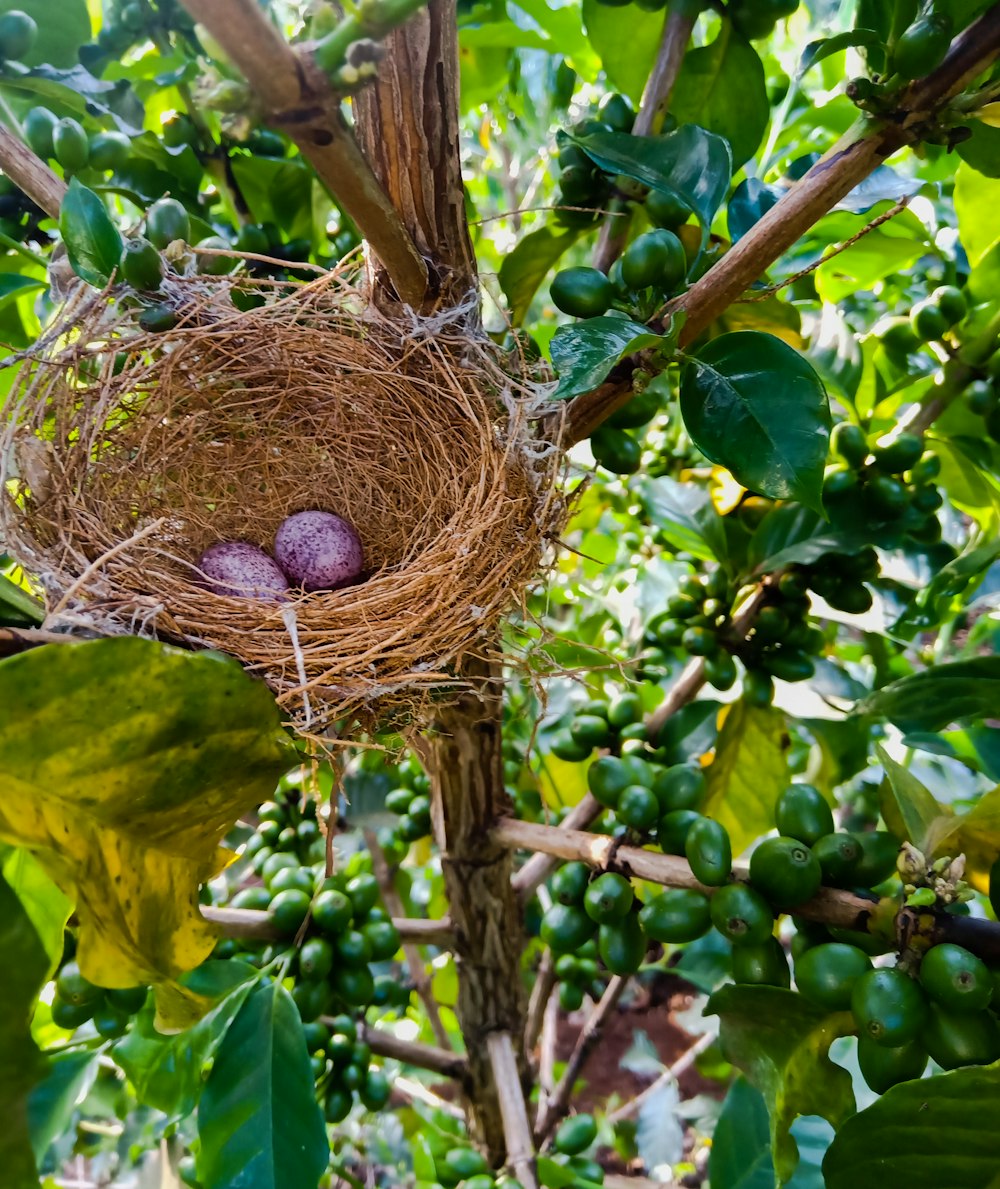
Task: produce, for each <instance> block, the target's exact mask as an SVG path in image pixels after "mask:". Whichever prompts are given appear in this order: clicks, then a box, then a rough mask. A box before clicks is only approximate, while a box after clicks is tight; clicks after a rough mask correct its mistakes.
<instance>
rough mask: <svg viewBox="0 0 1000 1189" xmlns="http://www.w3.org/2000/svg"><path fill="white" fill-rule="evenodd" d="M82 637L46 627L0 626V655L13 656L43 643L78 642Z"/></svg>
mask: <svg viewBox="0 0 1000 1189" xmlns="http://www.w3.org/2000/svg"><path fill="white" fill-rule="evenodd" d="M80 639H81V637H80V636H69V635H67V634H66V633H65V632H47V631H45V629H44V628H0V656H13V655H14V654H15V653H17V652H27V650H28V649H29V648H39V647H40V646H41V645H42V644H76V643H79V642H80Z"/></svg>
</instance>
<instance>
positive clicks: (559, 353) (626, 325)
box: [551, 317, 670, 400]
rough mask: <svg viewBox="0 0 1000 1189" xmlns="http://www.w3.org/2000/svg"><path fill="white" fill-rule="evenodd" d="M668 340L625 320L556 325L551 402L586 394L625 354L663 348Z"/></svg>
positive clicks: (553, 342) (553, 343) (600, 381)
mask: <svg viewBox="0 0 1000 1189" xmlns="http://www.w3.org/2000/svg"><path fill="white" fill-rule="evenodd" d="M669 341H670V340H669V339H667V338H666V337H665V336H664V335H659V334H653V333H652V332H651V331H649V330H647V329H646V327H645V326H643V325H642V324H641V323H640V322H633V321H631V320H630V319H629V318H610V317H604V318H587V319H586V320H585V321H583V322H576V323H574V324H573V325H572V326H560V328H559V329H558V330H557V331H556V333H555V334H554V335H553V336H552V343H551V351H552V366H553V367H554V368H555V369H556V372H557V373H558V375H559V386H558V387H557V388H556V390H555V392H553V394H552V399H553V400H569V399H570V397H573V396H579V395H580V393H581V392H590V391H591V390H592V389H594V388H596V387H597V386H598V385H599V384H602V383H603V382H604V380H605V379H607V376H608V374H609V372H610V371H611V369H612V368H613V367H614V366H615V364H616V363H618V362H620V361H621V360H622V359H624V358H625V356H626V355H631V354H632V353H633V352H634V351H642V350H645V349H646V348H647V347H664V346H666V345H667V344H668V343H669Z"/></svg>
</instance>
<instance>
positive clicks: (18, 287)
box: [0, 272, 47, 622]
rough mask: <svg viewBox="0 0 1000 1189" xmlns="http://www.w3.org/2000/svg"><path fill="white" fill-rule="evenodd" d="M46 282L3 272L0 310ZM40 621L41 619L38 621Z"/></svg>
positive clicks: (44, 286) (42, 287)
mask: <svg viewBox="0 0 1000 1189" xmlns="http://www.w3.org/2000/svg"><path fill="white" fill-rule="evenodd" d="M46 287H47V285H46V282H45V281H44V280H42V279H41V278H39V277H22V276H19V275H18V274H17V273H11V272H8V273H4V274H3V275H2V276H0V310H2V309H3V308H4V306H7V305H10V304H11V302H14V301H17V299H18V298H19V297H23V296H24V294H25V293H30V292H31V291H32V290H33V289H45V288H46ZM39 622H41V621H39Z"/></svg>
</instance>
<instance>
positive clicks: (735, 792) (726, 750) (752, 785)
mask: <svg viewBox="0 0 1000 1189" xmlns="http://www.w3.org/2000/svg"><path fill="white" fill-rule="evenodd" d="M721 713H722V714H724V715H725V718H724V720H723V723H722V730H721V732H720V733H719V742H718V743H717V745H716V748H715V759H714V761H713V762H712V763H711V764H710V765H709V767H708V768H707V769H706V773H705V775H706V778H707V781H708V795H707V797H706V799H705V808H704V811H703V812H704V813H706V814H707V815H708V816H709V817H713V818H715V820H716V821H718V822H721V823H722V824H723V825H724V826H725V827H726V829H727V830H728V831H729V837H730V840H731V841H732V844H733V854H734V855H739V854H742V853H743V851H745V850H746V848H747V847H748V846H749V845H750V843H751V842H753V841H754V840H755V839H757V838H759V837H760V836H761V834H766V833H767V832H768V831H769V830H771V829H773V828H774V804H775V802H776V801H777V799H778V797H779V796H780V795H781V793H782V792H783V791H784V790H785V788H786V787H787V786H788V783H789V776H788V763H787V760H786V758H785V757H786V751H787V747H788V740H787V736H786V733H785V716H784V715H783V714H782V713H781V711H780V710H776V709H775V708H774V707H773V706H750V705H749V704H748V703H747V702H745V701H743V700H742V699H741V700H740V701H738V702H733V703H732V704H731V705H729V706H727V707H725V708H724V710H723V711H722V712H721Z"/></svg>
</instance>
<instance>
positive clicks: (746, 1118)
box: [708, 1077, 774, 1189]
mask: <svg viewBox="0 0 1000 1189" xmlns="http://www.w3.org/2000/svg"><path fill="white" fill-rule="evenodd" d="M708 1175H709V1178H710V1181H711V1185H712V1189H774V1165H773V1163H772V1162H771V1132H770V1127H769V1126H768V1114H767V1103H766V1102H765V1101H764V1096H763V1094H761V1092H760V1091H759V1090H758V1089H756V1088H755V1087H754V1086H751V1085H750V1083H749V1082H748V1081H747V1080H746V1078H742V1077H738V1078H735V1079H734V1081H733V1084H732V1085H731V1086H730V1087H729V1092H728V1093H727V1094H726V1100H725V1102H724V1103H723V1104H722V1114H721V1115H720V1116H719V1121H718V1123H716V1125H715V1132H714V1134H713V1136H712V1148H711V1151H710V1152H709V1156H708Z"/></svg>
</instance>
